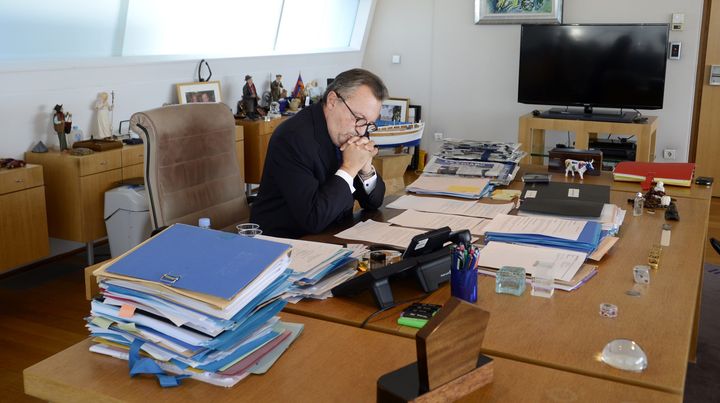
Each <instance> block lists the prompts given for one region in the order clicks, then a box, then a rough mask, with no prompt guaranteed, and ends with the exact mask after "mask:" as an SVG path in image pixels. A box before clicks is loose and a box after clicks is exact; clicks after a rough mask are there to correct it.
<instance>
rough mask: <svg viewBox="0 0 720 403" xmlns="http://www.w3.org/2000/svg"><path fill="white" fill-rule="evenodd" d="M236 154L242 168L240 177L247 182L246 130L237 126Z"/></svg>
mask: <svg viewBox="0 0 720 403" xmlns="http://www.w3.org/2000/svg"><path fill="white" fill-rule="evenodd" d="M235 154H236V158H237V162H238V166H239V167H240V177H241V178H242V179H243V182H246V180H245V129H244V128H243V127H242V126H235Z"/></svg>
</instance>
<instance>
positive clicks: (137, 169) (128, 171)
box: [122, 164, 145, 180]
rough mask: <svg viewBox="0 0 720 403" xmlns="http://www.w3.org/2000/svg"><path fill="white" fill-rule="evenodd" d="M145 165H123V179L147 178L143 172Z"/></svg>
mask: <svg viewBox="0 0 720 403" xmlns="http://www.w3.org/2000/svg"><path fill="white" fill-rule="evenodd" d="M144 166H145V164H135V165H130V166H126V165H123V167H122V179H123V180H128V179H132V178H144V177H145V171H144V170H143V167H144Z"/></svg>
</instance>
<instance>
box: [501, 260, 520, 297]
mask: <svg viewBox="0 0 720 403" xmlns="http://www.w3.org/2000/svg"><path fill="white" fill-rule="evenodd" d="M495 292H496V293H498V294H512V295H517V296H520V295H523V293H524V292H525V269H524V268H522V267H513V266H503V267H501V268H500V270H498V272H497V274H496V275H495Z"/></svg>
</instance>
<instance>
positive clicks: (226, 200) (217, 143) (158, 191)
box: [130, 103, 250, 231]
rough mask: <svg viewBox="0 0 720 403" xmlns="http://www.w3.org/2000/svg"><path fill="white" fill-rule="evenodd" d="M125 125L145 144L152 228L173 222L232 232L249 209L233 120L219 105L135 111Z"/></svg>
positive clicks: (173, 106) (228, 112)
mask: <svg viewBox="0 0 720 403" xmlns="http://www.w3.org/2000/svg"><path fill="white" fill-rule="evenodd" d="M130 127H132V128H133V129H134V131H135V132H137V133H139V134H140V135H141V137H142V138H143V141H144V143H145V187H146V189H147V192H148V199H149V204H150V219H151V223H152V226H153V228H155V229H158V228H161V227H164V226H168V225H171V224H174V223H184V224H189V225H197V224H198V219H199V218H201V217H208V218H210V221H211V225H212V228H214V229H219V230H226V231H235V225H237V224H238V223H242V222H247V220H248V219H249V217H250V209H249V207H248V202H247V199H246V197H245V183H244V182H243V180H242V178H241V176H240V168H239V166H238V163H237V158H236V155H235V119H234V117H233V115H232V112H230V109H228V107H227V106H225V105H224V104H221V103H202V104H200V103H198V104H185V105H171V106H166V107H162V108H157V109H152V110H149V111H145V112H138V113H135V114H134V115H132V117H131V118H130Z"/></svg>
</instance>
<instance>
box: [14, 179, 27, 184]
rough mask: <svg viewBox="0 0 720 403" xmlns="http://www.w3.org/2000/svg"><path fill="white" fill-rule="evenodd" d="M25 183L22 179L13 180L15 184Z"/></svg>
mask: <svg viewBox="0 0 720 403" xmlns="http://www.w3.org/2000/svg"><path fill="white" fill-rule="evenodd" d="M23 182H25V181H24V180H23V179H15V183H23Z"/></svg>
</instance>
